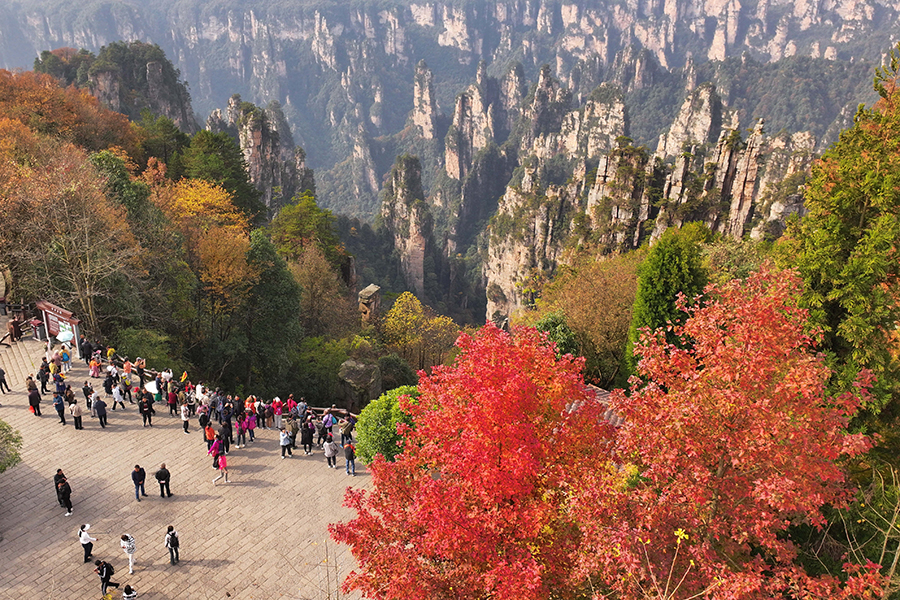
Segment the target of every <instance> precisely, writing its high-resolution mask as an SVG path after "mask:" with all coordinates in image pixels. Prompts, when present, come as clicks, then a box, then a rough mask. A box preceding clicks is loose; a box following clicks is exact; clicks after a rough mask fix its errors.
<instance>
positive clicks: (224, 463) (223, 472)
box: [213, 454, 228, 485]
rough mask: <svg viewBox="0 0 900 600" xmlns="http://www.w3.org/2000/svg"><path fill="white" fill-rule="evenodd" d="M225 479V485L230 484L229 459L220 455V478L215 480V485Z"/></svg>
mask: <svg viewBox="0 0 900 600" xmlns="http://www.w3.org/2000/svg"><path fill="white" fill-rule="evenodd" d="M223 476H224V477H225V483H228V457H226V456H225V455H224V454H220V455H219V476H218V477H216V478H215V479H213V485H216V482H217V481H218V480H220V479H222V477H223Z"/></svg>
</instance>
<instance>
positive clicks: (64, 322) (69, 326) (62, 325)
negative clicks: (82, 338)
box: [34, 300, 81, 348]
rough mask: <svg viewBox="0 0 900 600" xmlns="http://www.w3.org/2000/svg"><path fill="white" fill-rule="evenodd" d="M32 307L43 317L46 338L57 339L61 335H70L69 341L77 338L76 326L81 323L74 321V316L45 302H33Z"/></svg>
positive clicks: (76, 345)
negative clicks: (45, 326)
mask: <svg viewBox="0 0 900 600" xmlns="http://www.w3.org/2000/svg"><path fill="white" fill-rule="evenodd" d="M34 306H35V308H37V309H38V310H39V311H41V313H42V314H43V316H44V323H45V324H46V325H47V335H48V336H52V337H58V336H59V335H60V334H61V333H70V334H71V335H72V337H71V339H75V338H76V337H77V336H78V325H79V324H80V323H81V321H79V320H78V319H76V318H75V315H74V314H72V313H71V312H69V311H67V310H66V309H64V308H60V307H58V306H56V305H55V304H50V303H49V302H47V301H46V300H40V301H38V302H35V303H34ZM74 346H75V347H76V348H77V347H78V344H74Z"/></svg>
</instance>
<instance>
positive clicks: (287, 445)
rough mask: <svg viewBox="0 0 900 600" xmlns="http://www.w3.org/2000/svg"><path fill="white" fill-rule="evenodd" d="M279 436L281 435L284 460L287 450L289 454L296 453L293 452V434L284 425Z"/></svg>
mask: <svg viewBox="0 0 900 600" xmlns="http://www.w3.org/2000/svg"><path fill="white" fill-rule="evenodd" d="M279 436H280V437H281V458H282V460H284V453H285V452H287V454H288V456H293V455H294V454H293V452H291V434H289V433H288V432H287V431H286V430H285V429H284V427H282V428H281V431H280V432H279Z"/></svg>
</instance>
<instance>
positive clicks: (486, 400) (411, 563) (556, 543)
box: [330, 325, 601, 600]
mask: <svg viewBox="0 0 900 600" xmlns="http://www.w3.org/2000/svg"><path fill="white" fill-rule="evenodd" d="M457 345H458V346H459V348H460V355H459V357H458V359H457V362H456V364H455V365H453V366H451V367H435V368H434V371H433V374H432V375H430V376H428V375H424V374H422V379H421V381H420V384H419V392H420V394H421V396H420V397H419V399H418V401H417V402H415V403H413V402H404V401H403V400H402V399H401V405H402V406H403V408H404V410H406V411H408V412H409V413H410V414H411V415H412V417H413V420H414V422H415V424H416V425H415V428H414V429H412V430H409V431H406V433H405V435H406V436H407V437H406V439H407V442H406V444H405V450H404V453H403V454H401V455H399V456H398V457H397V460H396V462H393V463H388V462H385V461H384V460H376V462H374V463H373V464H372V465H371V467H370V469H371V473H372V478H373V481H374V489H373V490H372V491H371V492H366V491H360V490H353V489H350V490H348V491H347V496H346V499H345V504H346V505H347V506H350V507H352V508H353V509H355V510H356V511H357V513H358V516H357V518H356V519H354V520H352V521H350V522H349V523H343V524H338V525H332V526H331V527H330V530H331V532H332V535H333V537H334V538H335V539H336V540H338V541H341V542H344V543H347V544H350V546H351V548H352V551H353V553H354V555H355V556H356V558H357V560H358V561H359V564H360V567H361V570H360V571H358V572H354V573H352V574H351V575H350V577H349V578H348V580H347V582H346V584H345V588H346V589H347V590H348V591H349V590H353V589H358V590H361V591H362V592H363V593H364V594H365V595H367V596H370V597H376V598H386V599H393V598H397V599H400V598H402V599H404V600H411V599H416V598H420V599H422V600H425V599H434V598H460V599H463V598H486V597H491V598H498V599H500V598H508V599H510V600H528V599H530V598H533V599H535V600H537V599H544V598H547V597H549V596H550V594H551V592H554V593H559V592H562V591H564V590H566V589H567V588H568V587H569V585H570V584H569V577H568V575H569V573H570V572H571V570H572V568H573V566H574V561H575V556H576V551H577V548H578V543H579V537H580V535H579V532H578V527H577V526H576V524H575V523H574V522H573V521H572V519H571V515H570V513H569V510H568V506H567V494H566V492H565V488H564V486H563V483H562V482H563V479H564V478H565V474H566V471H568V470H570V469H582V468H588V465H593V464H594V462H595V459H594V458H593V455H594V453H595V452H596V446H597V439H596V438H597V436H598V435H600V434H601V432H600V431H599V430H598V425H597V418H598V410H599V407H598V406H596V402H595V401H594V399H593V397H591V396H590V394H589V393H587V392H586V391H585V387H584V385H583V383H582V381H581V376H580V371H581V368H582V360H581V359H574V358H572V357H571V356H564V357H563V358H561V359H559V360H557V359H556V357H555V355H554V350H553V348H552V347H550V346H548V345H547V344H546V343H545V340H544V337H543V336H542V335H541V334H539V333H538V332H537V331H535V330H533V329H520V330H516V331H515V333H514V335H510V334H509V333H505V332H503V331H500V330H499V329H497V328H496V327H494V326H493V325H487V326H486V327H484V328H483V329H482V330H480V331H479V332H478V333H476V334H475V335H474V336H473V337H469V336H467V335H462V336H461V337H460V338H459V341H458V342H457ZM573 402H575V403H579V404H580V407H581V408H580V410H578V411H574V412H572V411H570V410H568V409H569V407H570V406H571V405H572V403H573Z"/></svg>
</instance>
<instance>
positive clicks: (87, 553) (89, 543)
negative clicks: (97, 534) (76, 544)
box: [78, 523, 97, 562]
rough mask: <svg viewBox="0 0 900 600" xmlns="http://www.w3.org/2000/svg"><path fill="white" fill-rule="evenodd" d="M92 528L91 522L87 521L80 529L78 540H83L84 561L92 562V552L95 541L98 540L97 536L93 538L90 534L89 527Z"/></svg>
mask: <svg viewBox="0 0 900 600" xmlns="http://www.w3.org/2000/svg"><path fill="white" fill-rule="evenodd" d="M90 528H91V524H90V523H85V524H84V525H82V526H81V527H80V528H79V529H78V541H80V542H81V547H82V548H84V562H90V558H91V552H93V550H94V542H96V541H97V538H92V537H91V536H90V535H88V532H87V531H88V529H90Z"/></svg>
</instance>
